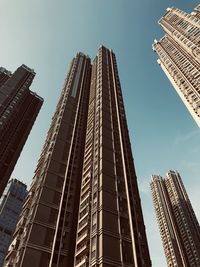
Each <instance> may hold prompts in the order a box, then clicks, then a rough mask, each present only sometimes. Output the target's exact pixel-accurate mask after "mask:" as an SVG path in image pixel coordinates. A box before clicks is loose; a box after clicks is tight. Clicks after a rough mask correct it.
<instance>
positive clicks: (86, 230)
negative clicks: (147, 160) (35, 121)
mask: <svg viewBox="0 0 200 267" xmlns="http://www.w3.org/2000/svg"><path fill="white" fill-rule="evenodd" d="M33 258H34V265H31V264H32V261H31V260H30V259H33ZM5 266H15V267H22V266H23V267H31V266H34V267H47V266H48V267H66V266H68V267H73V266H74V267H92V266H95V267H97V266H98V267H111V266H116V267H117V266H118V267H122V266H126V267H131V266H134V267H142V266H143V267H149V266H151V261H150V257H149V251H148V245H147V240H146V234H145V226H144V222H143V216H142V210H141V203H140V197H139V192H138V186H137V178H136V174H135V169H134V164H133V158H132V153H131V145H130V141H129V136H128V128H127V122H126V117H125V110H124V104H123V99H122V93H121V87H120V82H119V77H118V71H117V63H116V59H115V55H114V53H113V52H112V51H111V50H109V49H107V48H105V47H103V46H102V47H101V48H100V49H99V52H98V55H97V56H96V58H95V59H94V61H93V64H92V65H91V63H90V59H89V58H88V57H87V56H85V55H84V54H82V53H79V54H77V56H76V57H75V58H74V59H73V60H72V63H71V66H70V70H69V73H68V75H67V78H66V80H65V84H64V88H63V90H62V93H61V97H60V100H59V103H58V105H57V108H56V112H55V115H54V116H53V119H52V123H51V127H50V130H49V132H48V135H47V139H46V142H45V145H44V148H43V150H42V154H41V157H40V160H39V162H38V167H37V169H36V171H35V176H34V178H33V182H32V186H31V189H30V192H29V195H28V197H27V200H26V202H25V204H24V208H23V212H22V214H21V218H20V220H19V223H18V225H17V229H16V232H15V234H14V239H13V242H12V244H11V246H10V250H9V253H8V255H7V258H6V265H5Z"/></svg>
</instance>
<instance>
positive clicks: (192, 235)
mask: <svg viewBox="0 0 200 267" xmlns="http://www.w3.org/2000/svg"><path fill="white" fill-rule="evenodd" d="M151 191H152V195H153V203H154V207H155V211H156V215H157V221H158V224H159V228H160V235H161V238H162V242H163V247H164V251H165V256H166V259H167V264H168V266H169V267H175V266H183V267H188V266H194V267H198V266H200V228H199V223H198V221H197V219H196V216H195V214H194V211H193V208H192V205H191V203H190V200H189V198H188V195H187V193H186V190H185V187H184V185H183V182H182V180H181V177H180V174H179V173H178V172H175V171H169V172H168V173H167V175H166V178H164V179H163V178H162V177H161V176H158V175H153V176H152V181H151Z"/></svg>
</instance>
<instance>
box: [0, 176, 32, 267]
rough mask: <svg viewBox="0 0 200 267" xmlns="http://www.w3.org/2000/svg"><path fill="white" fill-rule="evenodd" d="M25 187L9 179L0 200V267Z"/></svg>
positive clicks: (19, 210) (16, 220)
mask: <svg viewBox="0 0 200 267" xmlns="http://www.w3.org/2000/svg"><path fill="white" fill-rule="evenodd" d="M26 195H27V190H26V185H25V184H23V183H22V182H20V181H19V180H17V179H11V180H10V181H9V182H8V184H7V186H6V189H5V190H4V192H3V196H2V197H1V199H0V266H1V267H2V266H3V261H4V258H5V256H6V253H7V250H8V247H9V245H10V242H11V241H12V235H13V233H14V231H15V227H16V224H17V222H18V218H19V214H20V212H21V209H22V205H23V202H24V199H25V197H26Z"/></svg>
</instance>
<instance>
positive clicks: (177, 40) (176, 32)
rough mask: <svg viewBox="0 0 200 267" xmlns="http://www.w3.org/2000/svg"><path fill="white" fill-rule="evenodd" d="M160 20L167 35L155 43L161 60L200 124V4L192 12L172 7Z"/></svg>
mask: <svg viewBox="0 0 200 267" xmlns="http://www.w3.org/2000/svg"><path fill="white" fill-rule="evenodd" d="M159 24H160V25H161V26H162V28H163V30H164V31H165V35H164V37H162V38H161V39H160V40H159V41H155V42H154V44H153V50H154V51H156V53H157V54H158V56H159V60H158V63H159V64H160V66H161V68H162V69H163V71H164V72H165V74H166V75H167V77H168V79H169V80H170V82H171V83H172V85H173V86H174V88H175V89H176V91H177V93H178V95H179V96H180V98H181V99H182V101H183V102H184V104H185V105H186V107H187V109H188V110H189V112H190V113H191V115H192V116H193V118H194V120H195V121H196V123H197V124H198V126H199V127H200V5H198V6H197V8H196V9H195V12H192V13H191V14H187V13H186V12H183V11H181V10H180V9H178V8H174V7H172V8H168V9H167V13H166V14H165V15H164V16H163V17H162V18H161V19H160V21H159Z"/></svg>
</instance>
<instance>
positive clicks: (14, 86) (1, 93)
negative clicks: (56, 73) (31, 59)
mask: <svg viewBox="0 0 200 267" xmlns="http://www.w3.org/2000/svg"><path fill="white" fill-rule="evenodd" d="M34 76H35V73H34V71H33V70H31V69H29V68H28V67H27V66H25V65H22V66H21V67H19V68H18V69H17V70H16V71H15V72H14V73H13V74H11V72H9V71H7V70H6V69H4V68H0V196H1V195H2V193H3V191H4V189H5V186H6V184H7V182H8V179H9V178H10V175H11V173H12V171H13V169H14V167H15V164H16V162H17V160H18V158H19V155H20V153H21V151H22V148H23V146H24V144H25V142H26V139H27V137H28V135H29V133H30V131H31V128H32V126H33V124H34V121H35V119H36V117H37V115H38V112H39V110H40V107H41V105H42V102H43V100H42V99H41V98H40V97H39V96H37V95H36V94H35V93H33V92H31V91H30V90H29V86H30V85H31V83H32V80H33V78H34Z"/></svg>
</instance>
